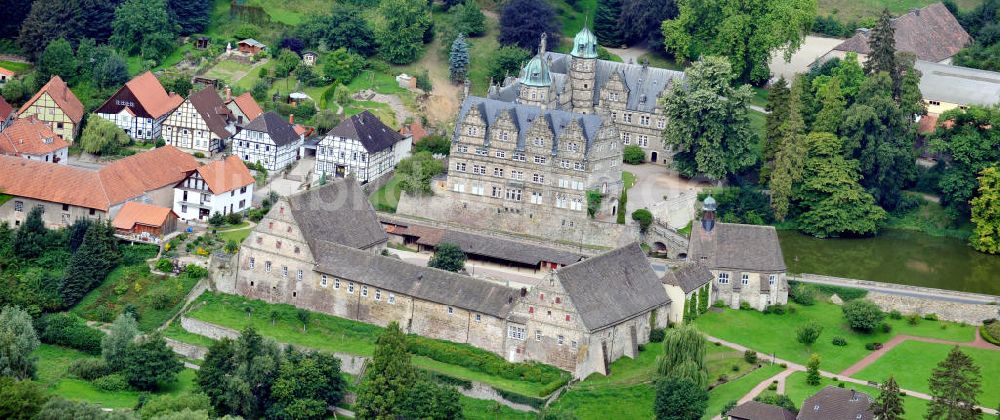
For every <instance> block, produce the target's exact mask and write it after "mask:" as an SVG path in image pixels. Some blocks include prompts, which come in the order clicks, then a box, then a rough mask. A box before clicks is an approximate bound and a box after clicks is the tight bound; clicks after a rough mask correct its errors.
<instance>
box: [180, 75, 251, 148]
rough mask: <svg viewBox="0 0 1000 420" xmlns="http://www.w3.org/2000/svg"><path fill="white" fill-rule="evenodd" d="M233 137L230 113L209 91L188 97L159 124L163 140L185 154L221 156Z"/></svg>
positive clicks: (214, 91) (217, 95)
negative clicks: (189, 152)
mask: <svg viewBox="0 0 1000 420" xmlns="http://www.w3.org/2000/svg"><path fill="white" fill-rule="evenodd" d="M235 133H236V125H235V124H234V118H233V113H232V111H230V110H229V108H227V107H226V105H225V104H224V103H222V98H220V97H219V93H218V92H216V90H215V88H213V87H206V88H204V89H202V90H199V91H197V92H195V93H192V94H191V96H189V97H188V98H187V99H186V100H184V102H183V103H181V106H179V107H177V109H176V110H175V111H174V112H172V113H171V114H170V116H168V117H167V119H166V120H164V121H163V140H164V141H166V143H167V144H169V145H172V146H176V147H178V148H181V149H185V150H192V151H199V152H207V153H210V154H211V153H215V152H221V151H222V150H224V149H225V148H226V143H227V142H228V140H229V139H230V138H231V137H232V136H233V134H235Z"/></svg>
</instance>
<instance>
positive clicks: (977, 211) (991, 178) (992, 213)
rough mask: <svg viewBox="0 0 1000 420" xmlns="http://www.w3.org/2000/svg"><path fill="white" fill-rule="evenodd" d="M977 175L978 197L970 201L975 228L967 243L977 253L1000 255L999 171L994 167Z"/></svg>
mask: <svg viewBox="0 0 1000 420" xmlns="http://www.w3.org/2000/svg"><path fill="white" fill-rule="evenodd" d="M979 174H980V176H979V197H976V198H974V199H972V223H973V224H974V225H976V227H975V229H974V230H973V232H972V236H971V237H970V238H969V242H970V243H971V244H972V247H973V248H975V249H976V250H977V251H981V252H986V253H989V254H1000V169H998V168H997V167H995V166H994V167H992V168H986V169H983V170H982V172H980V173H979Z"/></svg>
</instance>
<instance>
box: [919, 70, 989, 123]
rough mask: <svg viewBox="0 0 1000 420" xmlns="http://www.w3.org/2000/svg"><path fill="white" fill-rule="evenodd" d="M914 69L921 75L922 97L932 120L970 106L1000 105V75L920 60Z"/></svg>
mask: <svg viewBox="0 0 1000 420" xmlns="http://www.w3.org/2000/svg"><path fill="white" fill-rule="evenodd" d="M913 67H914V68H915V69H917V70H918V71H920V85H919V86H920V95H921V96H922V97H923V100H924V104H926V105H927V114H928V115H929V116H939V115H941V114H943V113H944V112H946V111H949V110H952V109H955V108H966V107H968V106H969V105H980V106H990V105H994V104H997V103H1000V73H998V72H993V71H987V70H979V69H972V68H968V67H959V66H950V65H946V64H938V63H932V62H928V61H919V60H918V61H917V62H916V63H914V65H913ZM923 118H926V116H925V117H923Z"/></svg>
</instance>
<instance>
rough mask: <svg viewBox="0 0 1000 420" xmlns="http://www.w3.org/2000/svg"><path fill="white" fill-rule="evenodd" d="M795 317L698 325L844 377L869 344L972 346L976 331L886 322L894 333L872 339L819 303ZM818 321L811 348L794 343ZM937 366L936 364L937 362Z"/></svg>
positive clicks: (723, 319)
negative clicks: (930, 341) (914, 340)
mask: <svg viewBox="0 0 1000 420" xmlns="http://www.w3.org/2000/svg"><path fill="white" fill-rule="evenodd" d="M789 308H794V311H795V313H791V312H789V313H785V314H784V315H777V314H764V313H762V312H759V311H754V310H732V309H724V310H722V311H721V312H716V311H709V312H708V313H707V314H705V315H702V316H701V317H699V318H698V319H697V320H695V325H696V326H697V327H698V329H700V330H701V331H703V332H705V333H706V334H709V335H712V336H715V337H718V338H720V339H723V340H726V341H730V342H734V343H739V344H742V345H745V346H747V347H749V348H751V349H754V350H756V351H758V352H763V353H766V354H772V353H774V354H776V356H777V357H778V358H780V359H786V360H790V361H792V362H795V363H800V364H805V363H806V362H808V360H809V356H810V354H812V353H818V354H819V355H820V356H821V357H822V360H823V364H822V365H821V366H820V369H823V370H826V371H830V372H840V371H842V370H844V369H846V368H848V367H850V366H851V365H852V364H854V363H855V362H857V361H859V360H861V359H862V358H863V357H865V356H866V355H868V354H869V353H870V351H868V350H866V349H865V343H871V342H880V343H884V342H886V341H889V340H890V339H891V338H892V337H895V336H896V335H897V334H907V335H914V336H920V337H931V338H939V339H943V340H951V341H972V339H973V338H974V329H973V327H971V326H968V325H961V324H956V323H952V322H945V321H928V320H920V322H919V323H918V324H917V325H910V324H909V323H908V322H907V320H905V319H900V320H895V319H888V318H887V319H886V320H885V322H886V323H887V324H889V325H890V326H891V327H892V331H891V332H888V333H885V332H882V331H881V330H878V331H877V332H873V333H871V334H864V333H859V332H855V331H853V330H851V329H850V328H849V327H848V326H847V323H846V322H845V321H844V317H843V314H842V312H841V309H840V307H839V306H837V305H834V304H832V303H828V302H825V301H822V300H818V301H817V302H816V304H815V305H813V306H801V305H797V304H794V303H790V304H789ZM809 322H816V323H818V324H819V325H822V326H823V333H822V334H821V335H820V337H819V339H818V340H817V341H816V343H815V344H813V346H812V349H808V348H806V346H804V345H802V344H799V343H798V342H797V341H795V337H796V330H797V329H798V327H799V326H800V325H803V324H806V323H809ZM833 337H843V338H844V339H845V340H847V345H846V346H843V347H838V346H834V345H833V344H832V343H831V340H832V339H833ZM935 363H936V362H935Z"/></svg>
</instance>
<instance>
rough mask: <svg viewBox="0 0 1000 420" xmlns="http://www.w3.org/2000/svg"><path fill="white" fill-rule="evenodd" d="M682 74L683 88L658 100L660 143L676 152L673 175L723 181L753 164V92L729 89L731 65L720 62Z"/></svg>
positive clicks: (699, 65) (705, 60)
mask: <svg viewBox="0 0 1000 420" xmlns="http://www.w3.org/2000/svg"><path fill="white" fill-rule="evenodd" d="M684 74H685V82H684V84H683V85H680V86H677V87H675V88H673V89H670V90H669V91H668V93H667V94H666V96H665V97H664V98H663V99H662V104H663V113H664V114H665V115H666V117H667V127H666V130H664V134H663V136H664V138H663V142H664V145H666V146H669V147H672V148H673V150H675V151H676V152H677V153H676V154H675V155H674V165H675V166H676V167H677V169H678V171H679V172H680V173H681V174H682V175H684V176H688V177H691V176H694V175H696V174H698V173H703V174H705V175H707V176H709V177H711V178H713V179H716V180H722V179H723V178H725V177H726V176H727V175H730V174H734V173H736V172H739V171H740V170H742V169H743V168H746V167H748V166H750V165H752V164H753V163H754V161H755V160H756V157H755V155H754V152H753V147H752V146H753V145H754V144H755V143H756V142H757V139H756V137H757V135H756V133H755V130H754V129H753V128H752V127H751V126H750V118H749V115H748V108H747V105H748V104H749V101H750V98H751V97H752V96H753V91H752V90H751V89H750V87H749V86H741V87H739V88H733V87H732V85H731V82H732V81H733V75H732V72H731V68H730V64H729V63H728V62H726V60H725V59H723V58H720V57H705V58H703V59H701V60H699V61H697V62H695V63H694V64H693V65H692V66H691V67H689V68H688V69H687V70H685V71H684Z"/></svg>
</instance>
